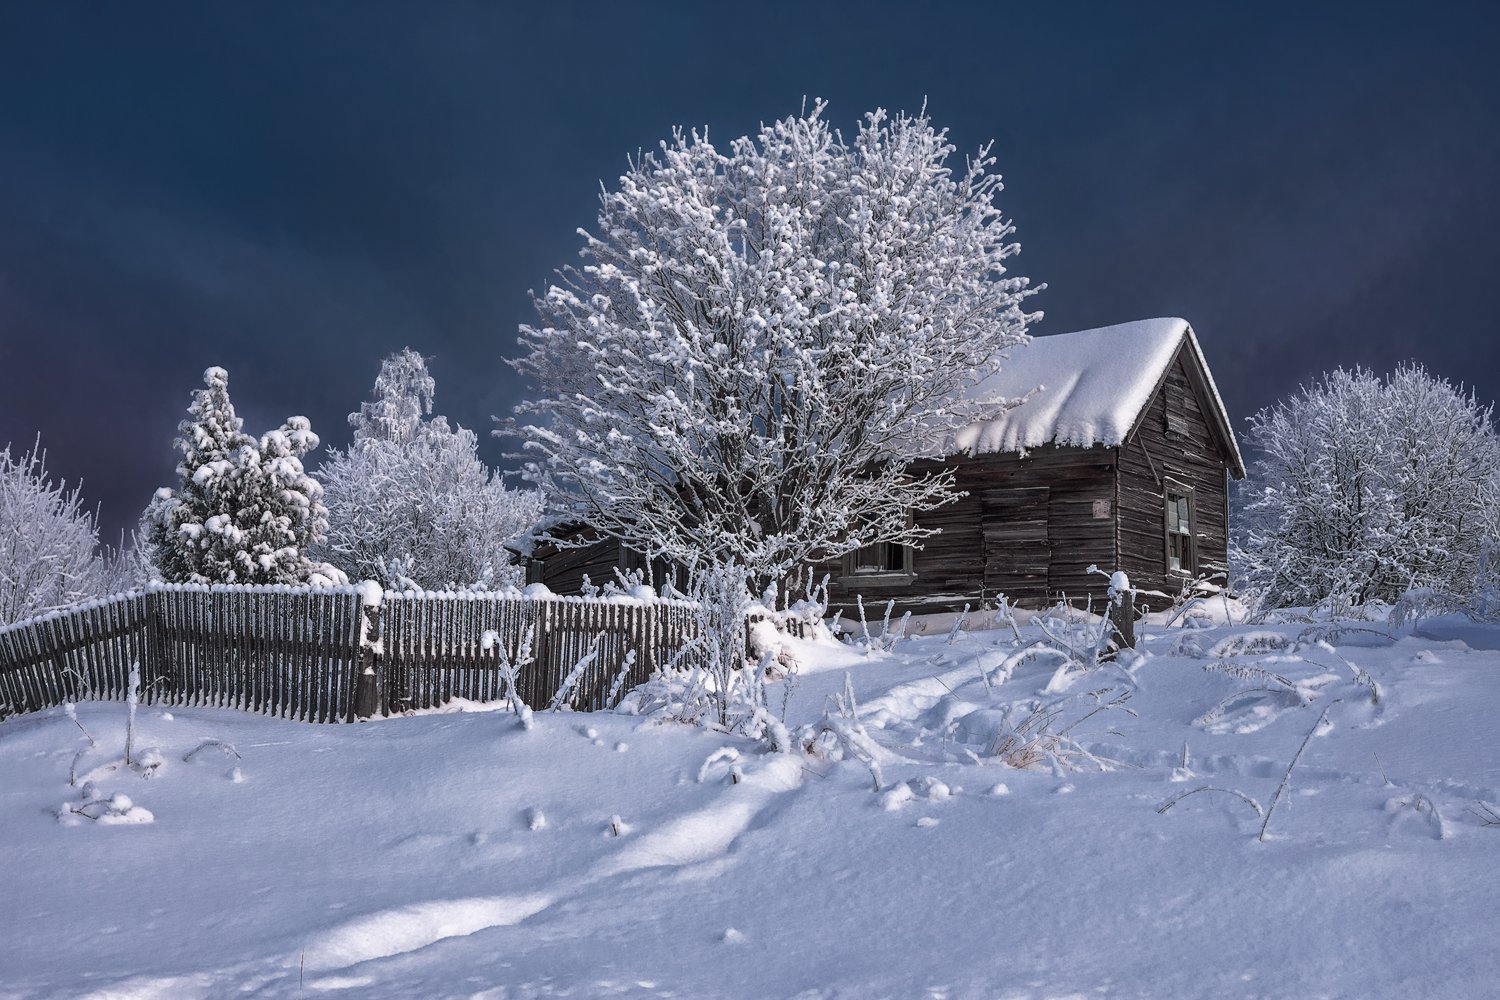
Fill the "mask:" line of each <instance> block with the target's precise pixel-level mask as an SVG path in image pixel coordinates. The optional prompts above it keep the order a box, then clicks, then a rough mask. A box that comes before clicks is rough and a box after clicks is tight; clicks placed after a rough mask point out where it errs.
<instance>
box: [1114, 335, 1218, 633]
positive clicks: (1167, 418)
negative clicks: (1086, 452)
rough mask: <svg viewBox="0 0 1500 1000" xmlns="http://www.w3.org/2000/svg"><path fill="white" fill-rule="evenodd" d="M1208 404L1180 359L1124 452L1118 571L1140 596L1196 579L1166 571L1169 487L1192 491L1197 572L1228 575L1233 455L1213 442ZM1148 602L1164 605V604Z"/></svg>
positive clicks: (1175, 588) (1173, 590) (1177, 587)
mask: <svg viewBox="0 0 1500 1000" xmlns="http://www.w3.org/2000/svg"><path fill="white" fill-rule="evenodd" d="M1204 405H1205V404H1204V401H1203V399H1202V398H1201V396H1200V394H1199V392H1198V391H1197V389H1196V388H1195V387H1194V386H1193V384H1192V380H1191V379H1190V377H1189V374H1188V369H1187V365H1186V361H1185V359H1184V357H1183V355H1181V354H1179V355H1178V358H1177V360H1176V361H1175V362H1173V364H1172V366H1171V367H1170V368H1169V369H1168V370H1167V377H1166V379H1165V380H1164V381H1163V383H1162V386H1161V388H1160V390H1159V391H1158V392H1157V394H1156V397H1155V398H1154V399H1153V400H1152V401H1151V404H1150V406H1149V407H1148V408H1147V410H1146V413H1145V415H1144V416H1143V417H1142V418H1141V420H1140V422H1139V423H1138V425H1137V428H1136V432H1135V434H1134V435H1133V436H1132V437H1131V439H1130V440H1128V441H1126V442H1125V444H1124V445H1123V446H1122V447H1121V448H1120V496H1119V503H1120V519H1119V522H1120V564H1121V565H1122V566H1124V567H1125V568H1126V569H1127V571H1128V572H1129V573H1130V578H1131V583H1132V584H1134V585H1135V586H1136V587H1137V588H1138V589H1141V590H1155V591H1159V592H1161V593H1165V594H1176V593H1177V592H1178V591H1179V590H1180V589H1181V587H1182V585H1183V583H1184V582H1186V581H1188V580H1189V579H1191V577H1189V576H1188V575H1186V574H1174V573H1169V572H1168V571H1167V561H1166V532H1165V516H1166V507H1165V503H1166V500H1165V495H1164V493H1163V491H1164V489H1165V488H1166V483H1167V482H1168V481H1175V482H1177V483H1180V484H1181V485H1183V486H1187V487H1190V488H1191V489H1192V491H1193V508H1194V522H1195V524H1194V529H1195V530H1194V535H1195V541H1196V544H1197V547H1198V566H1197V571H1198V573H1200V574H1202V573H1210V574H1212V573H1216V572H1220V573H1222V572H1227V570H1228V563H1229V554H1228V542H1229V510H1228V497H1229V481H1228V477H1229V473H1228V472H1227V462H1228V456H1226V455H1224V454H1223V453H1222V451H1221V450H1220V449H1219V447H1218V446H1217V445H1216V444H1215V443H1214V442H1215V441H1216V438H1215V437H1214V435H1213V434H1212V433H1211V432H1210V430H1209V424H1208V418H1207V415H1206V414H1205V412H1204ZM1100 565H1103V564H1102V563H1101V564H1100ZM1221 582H1222V581H1221ZM1145 601H1146V603H1147V604H1148V605H1152V606H1160V605H1161V604H1162V603H1163V601H1162V598H1159V597H1158V598H1154V599H1153V598H1150V597H1147V598H1145Z"/></svg>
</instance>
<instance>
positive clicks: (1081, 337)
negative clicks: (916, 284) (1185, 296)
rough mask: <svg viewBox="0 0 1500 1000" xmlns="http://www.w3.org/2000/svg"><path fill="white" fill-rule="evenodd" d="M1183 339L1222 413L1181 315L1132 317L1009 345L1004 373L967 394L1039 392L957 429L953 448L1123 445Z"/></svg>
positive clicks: (1007, 449)
mask: <svg viewBox="0 0 1500 1000" xmlns="http://www.w3.org/2000/svg"><path fill="white" fill-rule="evenodd" d="M1184 340H1185V341H1186V342H1187V344H1188V346H1189V349H1190V350H1191V351H1192V352H1193V354H1194V355H1195V357H1196V358H1197V360H1198V362H1199V364H1200V365H1201V366H1202V368H1203V372H1204V375H1205V377H1206V380H1207V384H1208V389H1209V392H1210V393H1211V394H1212V396H1213V403H1214V405H1216V406H1217V407H1218V408H1219V410H1220V412H1221V413H1222V412H1224V404H1223V403H1222V402H1221V401H1220V399H1219V393H1218V389H1217V388H1216V387H1215V386H1214V384H1213V377H1212V376H1211V375H1208V366H1207V365H1206V364H1204V363H1203V352H1202V351H1201V349H1200V348H1199V347H1198V338H1197V337H1196V336H1195V335H1194V334H1193V328H1192V327H1191V326H1189V325H1188V322H1187V320H1184V319H1175V318H1165V319H1143V320H1136V321H1135V322H1132V323H1120V324H1118V325H1116V326H1106V327H1100V328H1098V329H1096V330H1081V331H1079V332H1077V333H1060V334H1055V335H1053V336H1050V337H1037V338H1036V339H1034V340H1032V341H1031V343H1029V344H1027V345H1025V346H1024V347H1018V348H1014V349H1013V350H1012V353H1011V355H1010V358H1009V360H1007V361H1006V362H1005V367H1004V368H1003V369H1002V370H1000V371H999V372H997V373H995V374H994V375H992V376H990V377H989V378H987V379H985V380H984V381H983V382H980V383H979V384H978V385H977V386H975V387H974V388H972V389H970V390H969V391H968V392H967V393H965V396H966V397H967V398H968V399H970V400H985V399H999V398H1006V399H1019V398H1022V397H1024V396H1025V395H1026V394H1027V393H1028V392H1032V390H1037V391H1036V392H1035V394H1034V395H1033V396H1032V397H1031V398H1030V399H1028V400H1026V402H1024V403H1022V404H1021V405H1019V406H1016V407H1013V408H1012V409H1010V410H1007V411H1006V412H1004V413H1002V414H1000V415H999V416H997V417H994V418H992V419H989V420H976V421H975V422H974V423H972V424H969V425H968V426H967V427H964V428H962V429H961V430H959V431H958V433H957V434H956V435H955V437H954V448H953V451H954V452H965V453H968V454H970V455H979V454H988V453H992V452H1020V451H1025V450H1026V449H1028V448H1038V447H1041V446H1042V445H1046V444H1057V445H1075V446H1079V447H1090V446H1092V445H1103V446H1104V447H1107V448H1112V447H1115V446H1117V445H1119V444H1122V443H1123V442H1124V440H1125V436H1126V435H1127V434H1129V433H1130V429H1131V428H1132V427H1134V426H1135V422H1136V420H1137V419H1138V418H1139V417H1140V415H1141V411H1142V410H1144V409H1145V408H1146V405H1147V404H1148V403H1150V401H1151V396H1152V393H1153V392H1154V390H1155V389H1156V387H1157V385H1158V384H1159V383H1160V382H1161V377H1162V375H1163V374H1164V373H1165V372H1166V370H1167V366H1168V365H1170V364H1171V363H1172V359H1173V358H1174V357H1176V355H1177V349H1178V347H1179V346H1180V345H1181V344H1182V343H1183V341H1184ZM1038 386H1041V387H1042V388H1041V389H1037V387H1038Z"/></svg>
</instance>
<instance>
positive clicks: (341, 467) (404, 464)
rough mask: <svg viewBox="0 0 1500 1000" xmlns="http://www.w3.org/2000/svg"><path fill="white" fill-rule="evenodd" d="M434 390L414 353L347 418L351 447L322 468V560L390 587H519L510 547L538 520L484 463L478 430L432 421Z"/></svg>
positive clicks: (400, 358) (536, 503)
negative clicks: (326, 529) (351, 431)
mask: <svg viewBox="0 0 1500 1000" xmlns="http://www.w3.org/2000/svg"><path fill="white" fill-rule="evenodd" d="M434 388H435V383H434V381H433V378H432V376H431V375H430V374H429V373H428V371H427V363H426V360H425V359H424V358H423V357H422V355H421V354H418V353H417V352H415V351H412V350H410V349H408V350H403V351H400V352H398V353H396V354H392V355H391V356H390V357H388V358H386V359H385V361H384V362H382V363H381V366H380V374H379V375H378V376H377V377H376V379H375V389H374V392H373V394H372V398H371V400H370V401H369V402H367V403H364V404H362V406H361V407H360V411H359V412H358V413H352V414H350V415H349V422H350V424H352V425H353V427H354V443H353V444H352V445H351V446H350V447H349V448H348V449H347V450H345V451H334V452H332V453H331V454H330V456H329V458H328V460H327V461H325V462H324V463H323V465H322V467H321V468H320V470H319V473H320V475H321V477H322V479H323V484H324V501H325V503H326V504H327V505H328V511H329V532H328V542H327V544H326V545H325V546H324V547H323V549H322V550H321V551H322V553H323V555H324V558H326V559H327V560H328V561H329V562H331V563H333V564H334V565H336V566H338V567H340V568H341V569H343V570H344V571H345V572H347V573H348V574H349V575H351V576H355V577H360V578H372V579H376V580H379V581H381V582H382V583H383V584H384V585H385V586H387V587H390V588H399V589H405V588H416V589H437V588H464V587H483V588H492V587H499V586H503V585H505V584H508V583H518V582H520V574H519V569H518V568H517V567H516V566H514V565H512V561H511V559H510V557H509V555H508V553H507V552H506V549H505V544H506V543H507V542H509V541H511V540H512V539H514V538H515V537H517V536H518V535H520V534H522V533H523V532H525V531H527V530H528V529H530V528H531V526H532V525H533V524H534V523H535V522H536V520H537V518H538V517H539V516H540V513H541V500H540V497H539V496H538V494H537V493H536V492H535V491H531V490H527V491H521V490H509V489H506V488H505V484H504V483H503V482H502V481H501V479H500V477H499V476H498V475H496V474H495V473H494V472H493V471H491V470H490V469H488V468H486V466H485V465H484V463H483V462H482V461H480V458H479V453H478V446H479V440H478V438H477V437H476V436H475V434H474V432H473V431H470V430H465V429H464V428H462V427H459V428H456V429H451V428H450V427H449V426H448V422H447V420H445V419H444V418H443V417H433V416H430V414H431V413H432V399H433V391H434Z"/></svg>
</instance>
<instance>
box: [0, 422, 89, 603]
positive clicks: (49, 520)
mask: <svg viewBox="0 0 1500 1000" xmlns="http://www.w3.org/2000/svg"><path fill="white" fill-rule="evenodd" d="M104 586H105V582H104V565H103V562H102V561H101V559H100V555H99V530H98V527H97V525H96V523H95V519H94V515H93V513H92V512H90V511H89V510H88V509H86V508H85V507H84V506H83V499H82V497H81V496H80V494H79V492H78V489H77V487H74V488H73V489H71V490H70V489H68V488H67V486H66V484H64V483H60V482H57V483H55V482H53V480H52V477H51V476H49V475H48V473H47V457H46V454H45V453H44V452H43V451H42V450H41V442H40V439H39V440H38V442H37V444H36V446H35V447H33V448H32V450H31V451H29V452H27V453H25V454H22V455H16V456H13V455H12V454H11V447H10V445H6V446H5V448H4V449H0V625H3V624H6V623H8V622H13V621H19V620H21V619H22V618H29V617H31V616H33V615H39V614H44V613H46V612H48V611H56V610H58V609H59V608H65V607H67V606H68V605H70V604H76V603H78V602H79V601H84V600H88V599H89V598H91V597H98V596H100V594H101V593H102V592H103V589H104Z"/></svg>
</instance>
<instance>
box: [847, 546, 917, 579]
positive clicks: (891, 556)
mask: <svg viewBox="0 0 1500 1000" xmlns="http://www.w3.org/2000/svg"><path fill="white" fill-rule="evenodd" d="M910 559H911V549H910V548H908V547H907V546H905V545H898V544H896V543H895V542H876V543H875V544H874V545H866V546H864V547H863V548H861V549H857V550H856V551H854V552H852V553H850V555H849V569H848V572H850V573H909V572H911V563H910Z"/></svg>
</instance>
